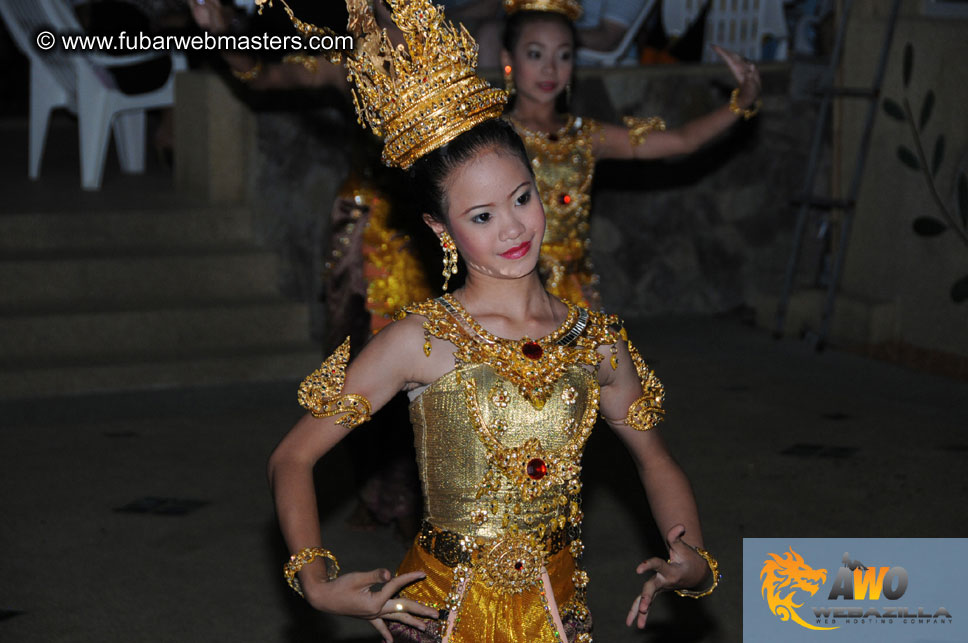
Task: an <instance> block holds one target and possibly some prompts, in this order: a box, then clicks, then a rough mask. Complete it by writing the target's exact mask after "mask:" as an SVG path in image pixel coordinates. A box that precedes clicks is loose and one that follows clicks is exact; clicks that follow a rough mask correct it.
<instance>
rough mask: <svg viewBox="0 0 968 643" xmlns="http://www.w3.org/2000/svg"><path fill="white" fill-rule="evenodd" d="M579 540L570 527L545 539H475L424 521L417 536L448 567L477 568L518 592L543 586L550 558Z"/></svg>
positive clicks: (529, 536) (490, 579)
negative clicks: (543, 570)
mask: <svg viewBox="0 0 968 643" xmlns="http://www.w3.org/2000/svg"><path fill="white" fill-rule="evenodd" d="M578 538H579V533H578V528H577V527H574V526H570V525H569V526H568V527H566V528H564V529H557V530H555V531H552V532H551V533H549V534H548V535H547V536H545V537H544V538H538V537H537V536H536V535H534V534H528V533H515V534H509V535H506V536H502V537H500V538H476V537H474V536H465V535H462V534H458V533H456V532H453V531H447V530H446V529H439V528H437V527H434V526H433V525H431V524H430V523H429V522H427V521H424V522H423V524H421V526H420V533H419V534H417V544H419V545H420V547H421V548H423V550H424V551H426V552H427V553H429V554H430V555H431V556H433V557H434V558H436V559H437V560H439V561H440V562H441V563H443V564H444V565H446V566H447V567H457V566H458V565H464V566H468V567H474V568H478V569H480V571H481V572H482V573H483V575H484V578H485V581H486V582H488V584H489V585H492V586H494V587H496V588H498V589H504V590H505V591H508V592H512V593H515V592H521V591H523V590H524V589H526V588H528V587H530V586H534V585H537V584H538V583H540V578H541V570H542V568H544V567H545V566H546V563H547V558H548V557H549V556H552V555H554V554H557V553H558V552H560V551H561V550H563V549H565V548H566V547H568V546H569V545H570V544H571V542H572V541H573V540H577V539H578Z"/></svg>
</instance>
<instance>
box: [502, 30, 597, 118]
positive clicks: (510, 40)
mask: <svg viewBox="0 0 968 643" xmlns="http://www.w3.org/2000/svg"><path fill="white" fill-rule="evenodd" d="M536 22H557V23H559V24H561V25H564V27H565V28H566V29H568V33H570V34H571V42H572V49H573V51H574V49H575V48H577V46H578V30H577V29H576V28H575V23H574V22H572V21H571V20H569V19H568V17H567V16H565V15H563V14H560V13H558V12H556V11H518V12H517V13H513V14H511V15H510V16H508V19H507V20H505V21H504V33H503V34H502V35H501V46H502V47H504V50H505V51H507V52H508V53H513V52H514V48H515V47H517V46H518V42H520V41H521V32H523V31H524V28H525V27H527V26H528V25H531V24H534V23H536ZM513 108H514V97H513V96H512V97H511V101H510V102H509V103H508V106H507V109H508V110H511V109H513ZM555 109H556V110H557V111H558V112H561V113H565V112H567V111H568V96H567V92H562V93H560V94H559V95H558V98H557V99H556V100H555Z"/></svg>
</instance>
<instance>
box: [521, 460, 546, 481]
mask: <svg viewBox="0 0 968 643" xmlns="http://www.w3.org/2000/svg"><path fill="white" fill-rule="evenodd" d="M525 471H527V472H528V477H529V478H531V479H532V480H541V479H542V478H544V477H545V475H546V474H547V473H548V465H546V464H545V461H544V460H542V459H541V458H532V459H531V460H529V461H528V466H527V467H525Z"/></svg>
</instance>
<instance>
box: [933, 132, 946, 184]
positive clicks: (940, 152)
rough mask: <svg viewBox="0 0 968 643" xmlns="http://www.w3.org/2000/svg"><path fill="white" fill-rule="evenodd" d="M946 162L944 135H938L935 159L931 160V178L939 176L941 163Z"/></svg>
mask: <svg viewBox="0 0 968 643" xmlns="http://www.w3.org/2000/svg"><path fill="white" fill-rule="evenodd" d="M943 160H944V134H938V140H936V141H935V142H934V157H932V159H931V176H938V170H939V169H940V168H941V162H942V161H943Z"/></svg>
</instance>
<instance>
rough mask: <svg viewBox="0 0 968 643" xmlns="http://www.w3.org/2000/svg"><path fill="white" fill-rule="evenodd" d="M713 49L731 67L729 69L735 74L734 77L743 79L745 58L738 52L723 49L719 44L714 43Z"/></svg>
mask: <svg viewBox="0 0 968 643" xmlns="http://www.w3.org/2000/svg"><path fill="white" fill-rule="evenodd" d="M713 51H715V52H716V55H717V56H719V57H720V58H722V60H723V62H724V63H726V66H727V67H729V71H730V73H731V74H733V77H734V78H735V79H736V80H737V81H742V80H743V71H744V67H745V59H744V58H743V57H742V56H740V55H739V54H737V53H736V52H734V51H729V50H728V49H723V48H722V47H720V46H718V45H713Z"/></svg>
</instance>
